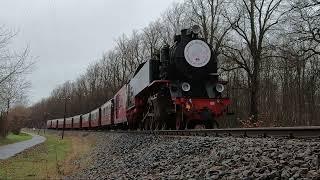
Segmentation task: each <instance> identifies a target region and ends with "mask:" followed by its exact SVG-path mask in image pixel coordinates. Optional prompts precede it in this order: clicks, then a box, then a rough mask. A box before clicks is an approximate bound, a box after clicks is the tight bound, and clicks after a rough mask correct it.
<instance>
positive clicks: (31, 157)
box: [0, 133, 93, 179]
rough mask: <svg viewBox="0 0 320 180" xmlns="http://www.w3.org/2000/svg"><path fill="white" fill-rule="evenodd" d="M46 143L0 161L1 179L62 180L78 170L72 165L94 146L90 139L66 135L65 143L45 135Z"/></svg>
mask: <svg viewBox="0 0 320 180" xmlns="http://www.w3.org/2000/svg"><path fill="white" fill-rule="evenodd" d="M45 137H46V138H47V141H46V142H44V143H42V144H40V145H37V146H35V147H34V148H32V149H29V150H27V151H24V152H23V153H21V154H19V155H17V156H15V157H12V158H9V159H7V160H4V161H1V160H0V179H61V178H62V177H63V176H65V175H68V174H71V173H73V172H75V171H76V170H79V169H81V167H80V166H79V165H78V166H77V167H75V166H74V165H73V164H74V161H75V160H77V159H78V158H80V157H81V156H83V155H84V154H85V153H88V152H89V150H90V149H91V147H92V146H93V141H91V140H90V139H89V137H81V136H79V135H66V136H65V138H64V140H61V139H60V136H57V134H55V133H47V134H46V135H45Z"/></svg>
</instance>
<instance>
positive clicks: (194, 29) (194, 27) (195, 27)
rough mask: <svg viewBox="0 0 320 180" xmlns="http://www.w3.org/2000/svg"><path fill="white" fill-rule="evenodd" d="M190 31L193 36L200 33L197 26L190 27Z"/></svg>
mask: <svg viewBox="0 0 320 180" xmlns="http://www.w3.org/2000/svg"><path fill="white" fill-rule="evenodd" d="M191 31H192V32H193V33H195V34H199V33H200V31H201V29H200V26H198V25H193V26H192V27H191Z"/></svg>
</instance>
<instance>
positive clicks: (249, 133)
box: [115, 126, 320, 138]
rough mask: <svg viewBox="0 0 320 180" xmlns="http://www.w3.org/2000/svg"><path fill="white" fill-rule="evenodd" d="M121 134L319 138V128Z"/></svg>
mask: <svg viewBox="0 0 320 180" xmlns="http://www.w3.org/2000/svg"><path fill="white" fill-rule="evenodd" d="M115 132H119V131H115ZM123 132H130V133H138V134H155V135H178V136H217V137H219V136H235V137H288V138H320V126H303V127H261V128H228V129H190V130H154V131H139V130H138V131H123Z"/></svg>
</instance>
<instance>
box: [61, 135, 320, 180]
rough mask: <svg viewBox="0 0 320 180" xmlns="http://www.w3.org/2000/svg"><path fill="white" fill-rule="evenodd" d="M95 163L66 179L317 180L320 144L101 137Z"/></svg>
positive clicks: (281, 140)
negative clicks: (304, 179) (303, 179)
mask: <svg viewBox="0 0 320 180" xmlns="http://www.w3.org/2000/svg"><path fill="white" fill-rule="evenodd" d="M97 136H98V137H97V146H96V148H95V149H94V151H92V152H91V154H90V157H91V158H92V164H90V165H89V166H88V167H87V168H86V169H85V170H82V171H81V172H77V173H75V174H74V175H72V176H68V177H66V179H80V178H82V179H189V178H196V179H243V178H245V179H289V178H292V179H302V178H307V179H317V178H320V171H319V153H320V139H319V138H308V139H290V138H268V137H267V138H259V137H256V138H241V137H234V136H227V137H201V136H162V135H161V136H159V135H157V134H154V133H153V134H138V133H117V132H107V133H98V135H97Z"/></svg>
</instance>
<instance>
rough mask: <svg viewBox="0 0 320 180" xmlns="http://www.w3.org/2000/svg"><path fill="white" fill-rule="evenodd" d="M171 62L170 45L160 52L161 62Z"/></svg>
mask: <svg viewBox="0 0 320 180" xmlns="http://www.w3.org/2000/svg"><path fill="white" fill-rule="evenodd" d="M168 61H169V45H164V46H163V47H162V48H161V50H160V62H168Z"/></svg>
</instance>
